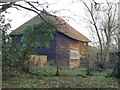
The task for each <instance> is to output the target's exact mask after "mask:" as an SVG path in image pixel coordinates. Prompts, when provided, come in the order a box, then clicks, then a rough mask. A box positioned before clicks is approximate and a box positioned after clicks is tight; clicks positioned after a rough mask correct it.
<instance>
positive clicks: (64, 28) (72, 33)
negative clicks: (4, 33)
mask: <svg viewBox="0 0 120 90" xmlns="http://www.w3.org/2000/svg"><path fill="white" fill-rule="evenodd" d="M41 15H42V16H43V17H46V14H41ZM47 17H49V18H51V19H52V20H53V21H54V22H55V24H56V25H57V26H58V32H61V33H63V34H65V35H67V36H68V37H70V38H73V39H75V40H79V41H83V42H90V40H89V39H88V38H87V37H85V36H84V35H82V34H81V33H80V32H78V31H76V30H75V29H74V28H73V27H71V26H70V25H69V24H68V23H66V22H65V21H64V20H63V19H62V18H60V17H57V16H54V15H47ZM41 21H42V19H41V18H40V17H39V16H38V15H37V16H35V17H33V18H32V19H31V20H29V21H27V22H26V23H24V24H23V25H21V26H20V27H18V28H17V29H16V30H14V31H13V32H11V35H17V34H23V33H24V29H25V27H26V26H27V25H32V24H38V23H40V22H41Z"/></svg>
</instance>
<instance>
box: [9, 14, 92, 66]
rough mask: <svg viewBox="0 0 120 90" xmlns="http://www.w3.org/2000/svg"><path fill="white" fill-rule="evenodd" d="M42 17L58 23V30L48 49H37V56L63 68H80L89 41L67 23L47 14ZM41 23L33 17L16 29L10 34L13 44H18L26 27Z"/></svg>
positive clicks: (37, 17) (37, 18)
mask: <svg viewBox="0 0 120 90" xmlns="http://www.w3.org/2000/svg"><path fill="white" fill-rule="evenodd" d="M41 15H42V16H43V17H46V16H47V17H49V18H51V19H52V20H53V21H55V23H59V27H58V30H57V32H56V35H55V37H54V39H53V40H51V41H50V48H48V49H45V48H40V47H37V48H36V50H35V52H36V53H37V54H38V55H46V56H47V59H48V61H49V60H57V61H59V63H60V64H61V65H63V66H68V67H70V68H74V67H79V66H80V58H81V57H82V56H86V54H87V50H88V42H90V40H89V39H88V38H86V37H85V36H84V35H82V34H81V33H79V32H78V31H76V30H75V29H74V28H72V27H71V26H70V25H69V24H68V23H66V22H65V21H64V20H63V19H61V18H59V17H57V16H53V15H50V14H47V13H46V12H45V13H44V14H41ZM40 21H41V18H40V17H39V16H35V17H34V18H32V19H31V20H29V21H28V22H26V23H24V24H23V25H22V26H20V27H18V28H17V29H16V30H14V31H13V32H12V33H11V36H12V37H15V36H16V38H14V43H15V44H18V43H19V41H20V39H21V37H22V34H23V32H24V28H25V27H26V26H27V25H30V24H35V23H38V22H40Z"/></svg>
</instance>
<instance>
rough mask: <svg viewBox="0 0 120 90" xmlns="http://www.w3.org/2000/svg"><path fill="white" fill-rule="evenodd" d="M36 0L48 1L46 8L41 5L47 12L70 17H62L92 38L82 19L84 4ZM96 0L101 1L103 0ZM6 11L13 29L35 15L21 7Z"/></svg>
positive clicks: (59, 0) (68, 0) (57, 0)
mask: <svg viewBox="0 0 120 90" xmlns="http://www.w3.org/2000/svg"><path fill="white" fill-rule="evenodd" d="M28 1H29V0H28ZM30 1H32V0H30ZM33 1H35V0H33ZM38 1H39V2H40V3H44V2H48V3H49V4H50V5H48V8H46V6H47V4H45V5H44V6H43V7H44V8H45V9H46V10H47V11H49V12H52V11H58V12H57V13H55V14H56V15H57V16H60V17H62V18H63V16H65V17H71V18H64V19H69V21H67V20H66V21H67V22H68V23H69V24H70V25H71V26H72V27H73V28H75V29H76V30H77V31H79V32H80V33H82V34H83V35H85V36H86V37H88V38H89V39H90V40H92V38H91V35H90V30H89V29H88V28H87V26H86V24H85V22H84V20H83V17H86V14H85V8H84V5H83V4H82V3H81V2H80V1H79V0H38ZM87 1H90V0H87ZM96 1H101V2H102V1H104V0H96ZM21 4H22V5H25V4H24V3H23V2H21ZM40 9H41V8H40ZM7 11H8V12H10V13H9V14H7V15H6V17H7V18H10V19H12V22H11V26H12V28H11V29H12V30H15V29H16V28H17V27H19V26H20V25H22V24H23V23H25V22H26V21H28V20H30V19H31V18H32V17H34V16H36V14H35V13H33V12H30V11H27V10H23V9H21V10H16V9H15V8H11V9H8V10H7Z"/></svg>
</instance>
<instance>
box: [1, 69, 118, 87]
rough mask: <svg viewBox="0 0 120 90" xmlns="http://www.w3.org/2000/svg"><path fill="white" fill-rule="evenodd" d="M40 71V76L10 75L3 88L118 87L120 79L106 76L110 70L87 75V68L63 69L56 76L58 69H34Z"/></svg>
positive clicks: (4, 81)
mask: <svg viewBox="0 0 120 90" xmlns="http://www.w3.org/2000/svg"><path fill="white" fill-rule="evenodd" d="M33 70H34V71H36V70H37V71H38V72H37V73H39V75H38V76H34V75H30V74H25V73H24V74H22V75H20V77H9V78H8V79H5V80H3V88H6V87H7V88H118V80H117V79H116V78H113V77H107V78H106V77H105V76H106V75H107V74H108V73H109V72H110V70H107V71H104V72H101V73H100V72H93V75H92V76H86V77H81V76H78V74H81V75H85V73H86V72H85V69H80V68H77V69H63V70H61V71H60V76H54V75H55V71H56V69H55V68H53V67H43V68H37V69H35V68H34V69H33Z"/></svg>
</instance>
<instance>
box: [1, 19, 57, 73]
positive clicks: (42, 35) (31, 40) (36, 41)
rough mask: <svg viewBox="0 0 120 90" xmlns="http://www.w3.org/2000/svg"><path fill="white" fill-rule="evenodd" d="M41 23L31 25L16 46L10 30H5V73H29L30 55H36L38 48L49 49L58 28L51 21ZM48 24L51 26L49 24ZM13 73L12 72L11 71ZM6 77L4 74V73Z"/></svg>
mask: <svg viewBox="0 0 120 90" xmlns="http://www.w3.org/2000/svg"><path fill="white" fill-rule="evenodd" d="M46 20H47V22H46V21H41V23H39V24H34V25H29V26H27V27H26V28H25V30H24V31H25V32H24V33H23V35H22V37H21V40H20V41H18V42H19V43H18V44H16V41H13V38H15V37H16V36H12V38H11V36H10V35H8V34H7V32H5V31H7V30H9V29H8V28H6V26H4V28H5V29H4V28H2V29H3V36H4V38H3V45H2V46H3V47H2V49H3V50H2V51H3V52H2V54H3V62H2V63H3V72H5V71H6V69H7V70H10V69H12V68H14V69H12V70H16V71H17V72H19V71H24V72H26V73H29V65H30V64H29V63H30V61H29V59H30V55H31V54H34V53H35V49H36V48H37V47H45V48H49V42H50V40H52V39H53V38H54V36H55V32H56V28H55V27H54V26H55V25H54V22H53V21H52V20H50V19H48V18H47V19H46ZM48 22H49V23H50V24H48ZM10 71H11V70H10ZM3 75H4V73H3Z"/></svg>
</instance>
